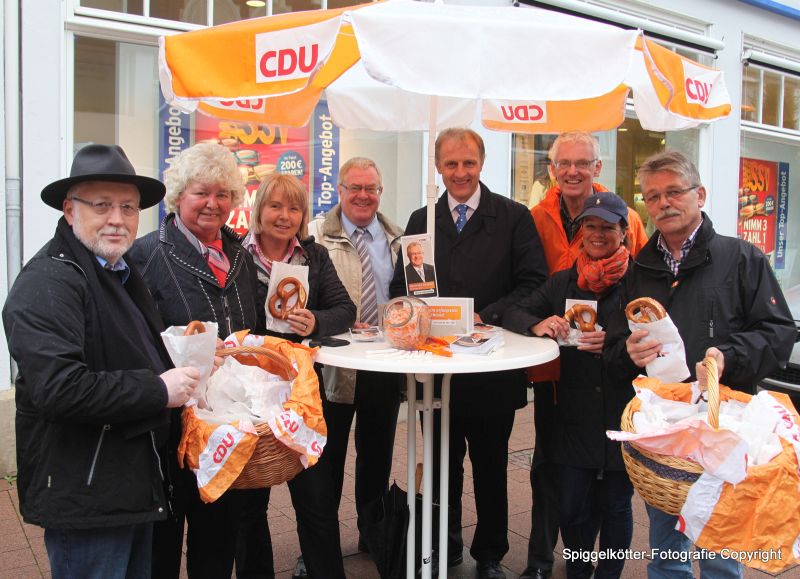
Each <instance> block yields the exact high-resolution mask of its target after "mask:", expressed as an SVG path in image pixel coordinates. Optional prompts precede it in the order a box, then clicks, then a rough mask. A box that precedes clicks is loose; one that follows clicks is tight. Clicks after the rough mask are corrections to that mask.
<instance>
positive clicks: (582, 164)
mask: <svg viewBox="0 0 800 579" xmlns="http://www.w3.org/2000/svg"><path fill="white" fill-rule="evenodd" d="M595 163H597V159H578V160H577V161H568V160H567V159H560V160H558V161H553V166H554V167H555V168H556V169H560V170H562V171H563V170H564V169H569V168H570V166H572V165H575V168H576V169H578V170H579V171H586V169H588V168H589V167H592V166H593V165H594V164H595Z"/></svg>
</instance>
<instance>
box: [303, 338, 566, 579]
mask: <svg viewBox="0 0 800 579" xmlns="http://www.w3.org/2000/svg"><path fill="white" fill-rule="evenodd" d="M336 337H337V338H343V339H345V340H348V341H350V336H349V334H342V335H340V336H336ZM503 337H504V340H505V345H504V346H503V347H502V348H500V349H498V350H496V351H494V352H492V353H491V354H488V355H485V356H481V355H468V354H456V355H454V356H453V357H452V358H446V357H443V356H428V357H419V358H417V357H399V358H395V357H391V356H389V355H372V354H370V353H368V352H370V351H374V350H381V349H386V348H389V347H390V346H389V344H388V343H387V342H384V341H379V342H353V341H351V343H350V344H349V345H348V346H340V347H335V348H332V347H328V346H322V347H321V348H320V349H319V351H318V352H317V356H316V358H315V361H316V362H319V363H320V364H325V365H329V366H336V367H338V368H350V369H352V370H372V371H374V372H393V373H403V374H405V375H406V384H407V387H408V400H409V404H408V444H407V447H408V473H407V475H408V477H407V484H408V510H409V517H410V518H409V525H408V540H407V542H406V544H407V545H408V550H407V555H406V557H407V558H406V576H407V577H408V579H413V578H414V576H415V574H416V564H415V560H414V545H415V541H414V529H415V524H414V523H415V521H414V519H415V512H414V502H415V493H414V488H415V486H416V483H415V480H414V479H415V471H416V461H417V458H416V428H414V424H415V420H416V418H415V416H416V413H415V410H416V406H415V404H412V403H411V401H413V400H415V399H416V394H417V392H416V382H417V381H419V382H421V383H422V384H423V390H422V392H423V394H422V407H421V410H422V414H423V420H422V448H423V451H422V555H423V556H422V577H423V579H430V577H431V571H432V565H431V560H432V545H431V542H432V541H431V539H432V537H431V529H432V526H431V518H432V517H431V513H432V495H433V493H432V491H433V477H432V476H431V475H432V473H431V463H432V460H433V436H432V433H433V409H434V402H433V377H434V375H436V374H442V375H443V376H442V398H441V408H442V437H441V438H442V440H441V465H440V477H439V485H440V488H439V577H447V509H448V493H447V488H448V478H449V447H450V377H451V376H452V375H453V374H471V373H476V372H498V371H500V370H513V369H516V368H527V367H528V366H536V365H538V364H544V363H545V362H549V361H550V360H553V359H555V358H557V357H558V345H557V344H556V342H555V341H553V340H551V339H549V338H532V337H526V336H521V335H519V334H515V333H513V332H507V331H505V330H503ZM488 386H489V385H488V384H487V387H488ZM486 402H487V404H491V400H490V399H489V398H488V397H487V401H486Z"/></svg>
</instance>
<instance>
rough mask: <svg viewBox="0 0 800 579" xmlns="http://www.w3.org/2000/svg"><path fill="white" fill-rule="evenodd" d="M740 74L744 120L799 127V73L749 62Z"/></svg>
mask: <svg viewBox="0 0 800 579" xmlns="http://www.w3.org/2000/svg"><path fill="white" fill-rule="evenodd" d="M742 76H743V78H742V113H741V117H742V120H743V121H750V122H753V123H758V124H761V125H767V126H770V127H779V128H782V129H788V130H791V131H800V75H795V74H790V73H787V72H784V71H780V70H773V69H770V68H767V67H762V66H759V65H757V64H752V63H750V64H748V65H747V66H745V69H744V74H743V75H742Z"/></svg>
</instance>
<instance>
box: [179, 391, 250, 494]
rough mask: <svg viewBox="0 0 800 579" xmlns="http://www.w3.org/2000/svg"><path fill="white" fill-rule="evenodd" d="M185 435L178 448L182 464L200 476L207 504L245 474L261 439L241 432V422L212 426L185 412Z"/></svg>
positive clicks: (189, 408)
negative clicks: (243, 472) (245, 469)
mask: <svg viewBox="0 0 800 579" xmlns="http://www.w3.org/2000/svg"><path fill="white" fill-rule="evenodd" d="M182 421H183V433H182V435H181V442H180V444H179V446H178V464H179V465H180V466H181V468H183V467H184V464H185V465H186V466H188V467H189V468H191V469H192V470H193V471H194V473H195V475H197V489H198V491H199V492H200V498H201V499H202V500H203V502H206V503H210V502H214V501H215V500H217V499H218V498H219V497H220V496H222V493H224V492H225V491H226V490H228V488H229V487H230V486H231V484H233V481H235V480H236V478H237V477H238V476H239V475H240V474H241V473H242V469H243V468H244V466H245V465H246V464H247V461H248V460H250V457H251V456H253V451H254V450H255V449H256V444H257V443H258V436H257V435H255V434H252V433H249V432H243V431H241V430H239V428H238V423H234V424H209V423H207V422H205V421H203V420H201V419H199V418H198V417H197V416H195V413H194V407H187V408H184V409H183V415H182Z"/></svg>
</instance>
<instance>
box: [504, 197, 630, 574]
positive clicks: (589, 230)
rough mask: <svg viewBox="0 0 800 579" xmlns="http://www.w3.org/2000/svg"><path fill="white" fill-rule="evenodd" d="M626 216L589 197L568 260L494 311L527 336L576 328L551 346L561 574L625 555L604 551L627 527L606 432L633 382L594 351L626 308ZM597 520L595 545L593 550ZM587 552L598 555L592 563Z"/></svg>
mask: <svg viewBox="0 0 800 579" xmlns="http://www.w3.org/2000/svg"><path fill="white" fill-rule="evenodd" d="M627 218H628V206H627V205H626V204H625V202H624V201H623V200H622V199H620V198H619V197H618V196H617V195H615V194H613V193H606V192H602V193H597V194H594V195H590V196H589V197H588V198H587V199H586V201H585V203H584V206H583V212H582V213H581V214H580V215H579V216H578V220H579V221H580V222H581V227H582V231H583V248H582V249H581V253H580V254H579V255H578V257H577V259H576V260H575V263H574V264H573V265H572V267H571V268H569V269H565V270H562V271H560V272H557V273H556V274H554V275H553V276H552V277H551V278H550V279H549V280H548V281H547V282H545V283H544V284H543V285H542V286H541V287H539V288H538V289H537V290H536V291H534V292H533V294H531V295H530V296H529V297H528V298H526V299H525V300H523V301H522V302H520V303H519V304H517V305H516V306H514V307H511V308H509V309H508V310H507V311H506V314H505V316H504V317H503V326H504V327H505V328H506V329H508V330H512V331H514V332H517V333H520V334H525V335H528V336H531V335H533V336H546V337H550V338H554V339H558V338H560V339H561V340H562V341H565V340H566V339H567V337H568V336H569V334H570V330H571V329H572V327H571V325H570V322H569V321H568V319H570V320H573V321H574V323H575V324H576V325H577V326H578V327H579V328H580V329H581V332H580V334H579V336H578V339H577V346H572V345H562V346H561V348H560V357H561V376H560V380H559V382H558V389H557V392H556V413H557V415H556V416H555V423H556V438H555V449H554V455H555V461H556V462H557V463H558V464H559V470H560V475H561V485H560V493H559V510H560V519H559V525H560V527H561V537H562V539H563V541H564V558H565V559H566V560H567V577H568V578H569V579H579V578H588V577H591V576H592V573H593V572H594V577H595V578H597V579H600V578H610V577H615V578H616V577H619V576H620V575H621V573H622V568H623V565H624V559H622V558H621V557H620V558H607V557H608V554H610V553H611V552H616V553H618V552H620V551H624V550H625V549H627V548H628V547H629V546H630V543H631V536H632V534H633V514H632V510H631V497H632V496H633V487H632V485H631V483H630V480H629V479H628V475H627V473H626V472H625V467H624V464H623V462H622V454H621V452H620V447H619V443H618V442H613V441H611V440H609V439H608V438H607V437H606V435H605V431H606V430H607V429H618V428H619V422H620V416H621V414H622V410H623V409H624V408H625V405H626V404H627V403H628V401H629V400H630V399H631V397H632V396H633V389H632V387H631V385H630V383H628V384H619V383H613V382H612V381H610V380H609V379H608V377H607V374H606V372H605V368H604V366H603V357H602V350H603V341H604V338H605V332H604V331H603V330H602V327H603V326H604V325H605V324H606V323H607V320H608V319H609V318H610V317H611V316H612V314H613V313H614V312H615V311H616V310H618V309H622V308H624V307H625V304H624V303H623V291H622V287H621V281H622V279H623V278H624V276H625V273H626V271H627V269H628V266H629V264H630V254H629V253H628V249H627V247H626V232H627V229H628V223H627ZM567 300H578V303H579V304H582V306H583V307H581V306H580V305H577V306H576V305H573V304H574V302H572V301H570V302H569V304H570V307H567V303H568V301H567ZM592 306H593V307H592ZM572 334H575V332H574V330H573V331H572ZM598 523H599V531H600V551H601V552H600V553H598V554H593V553H592V551H593V550H594V544H595V537H596V534H597V529H598ZM598 555H599V557H598ZM590 560H596V561H597V568H596V569H593V566H592V564H591V562H590Z"/></svg>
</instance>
